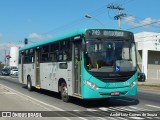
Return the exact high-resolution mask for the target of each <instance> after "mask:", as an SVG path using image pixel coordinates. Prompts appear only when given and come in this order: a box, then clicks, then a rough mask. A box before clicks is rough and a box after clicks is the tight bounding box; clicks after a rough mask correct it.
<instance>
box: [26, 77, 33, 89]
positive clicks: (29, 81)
mask: <svg viewBox="0 0 160 120" xmlns="http://www.w3.org/2000/svg"><path fill="white" fill-rule="evenodd" d="M27 89H28V90H29V91H32V90H33V86H32V81H31V76H30V75H27Z"/></svg>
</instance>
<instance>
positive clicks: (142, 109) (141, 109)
mask: <svg viewBox="0 0 160 120" xmlns="http://www.w3.org/2000/svg"><path fill="white" fill-rule="evenodd" d="M129 107H130V108H132V109H136V110H140V111H150V110H148V109H144V108H138V107H133V106H129Z"/></svg>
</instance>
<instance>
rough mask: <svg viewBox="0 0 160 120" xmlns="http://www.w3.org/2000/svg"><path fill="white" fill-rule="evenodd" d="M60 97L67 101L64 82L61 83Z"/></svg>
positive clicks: (67, 96)
mask: <svg viewBox="0 0 160 120" xmlns="http://www.w3.org/2000/svg"><path fill="white" fill-rule="evenodd" d="M61 98H62V100H63V101H64V102H69V95H68V90H67V85H66V83H64V82H63V83H62V84H61Z"/></svg>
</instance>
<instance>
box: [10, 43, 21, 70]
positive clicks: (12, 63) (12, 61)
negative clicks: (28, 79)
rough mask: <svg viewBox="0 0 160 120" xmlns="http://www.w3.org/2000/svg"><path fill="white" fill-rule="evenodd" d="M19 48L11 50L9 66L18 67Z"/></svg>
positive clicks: (14, 47)
mask: <svg viewBox="0 0 160 120" xmlns="http://www.w3.org/2000/svg"><path fill="white" fill-rule="evenodd" d="M18 49H19V48H18V47H16V46H13V47H11V48H10V57H11V58H10V61H9V66H10V67H11V68H12V67H18Z"/></svg>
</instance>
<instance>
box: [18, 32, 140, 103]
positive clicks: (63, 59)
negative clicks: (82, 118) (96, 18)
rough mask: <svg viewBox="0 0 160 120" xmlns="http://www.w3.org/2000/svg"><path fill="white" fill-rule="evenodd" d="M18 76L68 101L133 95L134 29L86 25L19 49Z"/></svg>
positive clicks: (134, 68) (135, 88) (134, 89)
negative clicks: (87, 26)
mask: <svg viewBox="0 0 160 120" xmlns="http://www.w3.org/2000/svg"><path fill="white" fill-rule="evenodd" d="M18 75H19V81H20V82H21V83H23V84H25V85H27V87H28V90H32V88H37V89H46V90H50V91H54V92H59V93H60V94H61V98H62V100H63V101H65V102H67V101H69V99H70V97H71V96H73V97H77V98H80V99H95V98H111V97H122V96H134V95H136V93H137V59H136V45H135V41H134V35H133V33H132V32H129V31H125V30H118V29H81V30H77V31H75V32H72V33H69V34H67V35H64V36H59V37H54V38H51V39H47V40H42V41H40V42H37V43H34V44H28V45H26V46H24V47H22V48H20V49H19V74H18Z"/></svg>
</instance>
